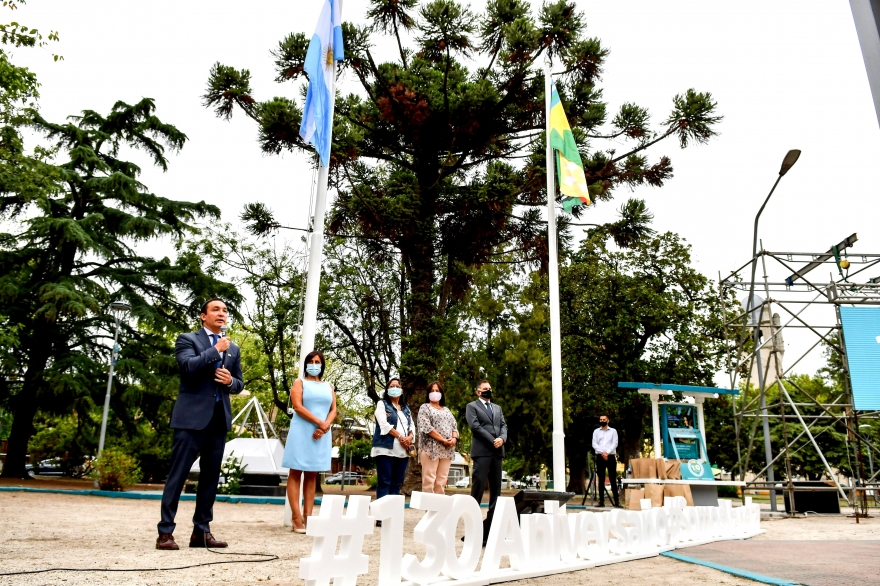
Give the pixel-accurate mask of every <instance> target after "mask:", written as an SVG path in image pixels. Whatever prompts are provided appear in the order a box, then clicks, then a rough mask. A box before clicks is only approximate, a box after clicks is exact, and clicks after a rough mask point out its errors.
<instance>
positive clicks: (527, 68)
mask: <svg viewBox="0 0 880 586" xmlns="http://www.w3.org/2000/svg"><path fill="white" fill-rule="evenodd" d="M367 17H368V18H369V19H370V20H371V24H370V25H368V26H363V27H362V26H354V25H349V24H347V25H345V26H344V28H343V34H344V39H345V60H344V61H342V62H341V63H340V64H339V75H340V79H341V85H340V87H342V88H345V89H346V90H350V91H351V93H348V94H345V95H342V94H340V95H339V97H338V98H337V102H336V119H335V122H334V130H333V132H334V134H333V148H332V152H331V160H330V171H331V173H330V175H331V181H332V182H333V183H335V185H336V186H337V187H338V188H339V197H338V199H337V200H336V202H335V204H334V207H333V210H332V215H331V221H330V229H331V231H337V232H340V231H344V232H347V233H359V234H362V235H363V236H365V237H368V238H370V239H372V242H373V250H374V253H375V254H376V256H377V257H379V258H383V257H384V255H386V254H387V253H388V252H389V251H393V252H394V253H395V254H399V258H400V259H401V261H402V264H403V271H404V279H405V282H406V284H407V290H406V291H405V294H406V303H405V309H406V315H405V316H403V320H402V321H403V324H404V325H403V327H402V340H401V349H402V351H401V364H400V370H401V374H402V375H403V379H404V384H405V388H406V391H407V392H408V393H409V394H410V395H411V394H412V393H413V392H416V391H421V390H424V388H425V386H426V384H427V382H428V381H430V380H431V379H433V378H434V377H436V376H437V375H438V370H439V364H438V362H439V360H440V358H439V354H440V352H438V349H439V348H442V347H443V346H444V344H445V343H446V341H447V340H448V339H449V337H450V335H451V332H452V330H454V329H455V328H456V323H455V320H454V319H451V316H452V315H454V314H453V313H452V312H453V311H454V306H455V305H456V304H457V303H459V302H460V301H461V300H462V299H463V298H464V295H465V294H466V293H467V291H468V289H469V287H470V285H471V275H472V273H473V271H474V270H475V269H477V268H479V267H480V266H482V265H485V264H487V263H493V262H497V261H498V260H499V259H500V258H502V257H505V258H507V257H508V256H509V255H510V254H511V253H514V254H516V255H517V258H518V259H520V260H521V261H527V262H528V261H531V262H541V261H542V260H543V259H544V257H545V254H546V238H545V236H544V232H545V230H544V227H545V224H542V222H541V221H540V216H541V211H540V206H543V205H544V203H545V202H546V198H547V194H546V191H545V177H546V175H545V173H546V169H545V163H544V159H543V152H544V151H543V129H544V80H543V76H542V73H541V68H542V65H543V61H544V59H545V57H547V56H549V57H551V58H552V59H553V62H554V70H555V71H557V72H559V75H558V77H557V83H558V87H559V90H560V95H561V97H562V101H563V105H564V107H565V109H566V112H567V114H568V119H569V121H570V122H571V125H572V127H574V128H575V138H576V140H577V142H578V144H579V147H580V149H581V151H582V157H583V159H584V166H585V170H586V175H587V180H588V183H589V188H590V192H591V194H592V197H593V198H594V199H595V200H596V201H603V200H608V199H610V198H612V196H613V193H614V191H615V188H616V187H617V186H619V185H621V184H626V185H630V186H636V185H642V184H650V185H654V186H660V185H662V184H663V183H664V181H666V180H667V179H668V178H669V177H670V176H671V174H672V165H671V163H670V160H669V159H668V158H667V157H664V156H661V157H655V158H654V160H653V162H649V160H648V157H647V154H646V151H647V149H648V148H649V147H651V146H652V145H654V144H656V143H658V142H660V141H662V140H664V139H667V138H672V139H675V140H677V141H678V142H679V144H680V145H681V146H682V147H685V146H687V145H689V144H690V143H692V142H698V143H702V142H705V141H706V140H708V139H709V138H710V137H712V136H713V135H714V131H713V125H714V124H715V123H716V122H717V121H718V120H719V117H718V116H717V115H716V113H715V107H716V105H715V102H714V101H713V100H712V97H711V96H710V95H709V94H707V93H700V92H696V91H694V90H687V91H686V92H684V93H683V94H681V95H678V96H675V98H674V99H673V107H672V111H671V112H670V114H669V115H668V117H667V118H666V119H665V120H663V121H662V122H661V124H660V126H659V128H657V129H656V130H652V129H651V126H650V120H649V114H648V112H647V110H645V109H644V108H641V107H638V106H636V105H635V104H632V103H626V104H623V105H622V106H621V107H620V109H619V111H618V112H617V113H616V114H614V115H610V114H609V113H608V111H607V109H606V104H605V103H604V102H603V101H602V92H601V90H600V89H599V88H598V87H597V85H596V84H597V82H598V81H599V79H600V74H601V72H602V67H603V63H604V60H605V57H606V56H607V51H606V49H605V48H604V47H603V46H602V45H601V43H600V42H599V40H598V39H596V38H588V37H587V36H586V34H585V32H586V21H585V18H584V15H583V14H582V13H580V12H578V11H577V10H576V9H575V3H574V2H572V1H569V0H556V1H551V2H547V3H545V4H543V5H542V6H540V7H538V8H536V9H534V10H533V4H532V3H530V2H528V1H526V0H490V1H489V2H488V4H487V7H486V10H485V12H483V13H482V14H474V13H472V12H471V11H470V10H469V9H468V8H466V7H465V6H463V5H462V4H460V3H458V2H455V1H453V0H433V1H431V2H426V3H422V4H421V5H418V3H417V1H416V0H372V1H371V3H370V9H369V11H368V13H367ZM309 32H310V31H309ZM379 33H381V34H385V35H390V36H391V37H392V38H393V39H394V41H395V42H396V46H397V49H398V50H397V55H395V57H394V58H393V60H391V61H388V62H384V63H381V62H377V60H376V59H375V58H374V54H373V45H372V44H371V40H372V39H373V35H375V34H379ZM408 39H412V40H411V41H410V40H408ZM308 43H309V37H308V36H306V35H305V34H303V33H294V34H290V35H288V36H287V37H286V38H285V39H284V40H282V41H281V42H280V43H279V45H278V48H277V49H276V50H275V51H274V53H273V54H274V56H275V62H276V65H277V78H276V79H277V81H279V82H288V81H297V80H301V79H302V78H303V76H304V73H303V63H304V59H305V55H306V50H307V48H308ZM355 88H356V89H355ZM291 94H294V95H295V94H296V92H295V91H292V92H291ZM204 98H205V105H206V106H207V107H211V108H213V109H214V110H215V112H216V113H217V115H218V116H220V117H222V118H226V119H228V118H230V117H231V116H232V114H233V112H234V110H235V109H236V107H238V108H240V109H241V110H242V111H243V112H244V113H245V114H246V115H247V116H249V117H251V118H252V119H253V120H254V121H255V122H256V123H257V126H258V132H259V142H260V145H261V147H262V149H263V151H264V152H266V153H280V152H282V151H283V150H290V151H305V152H311V153H313V150H312V148H311V147H310V145H307V144H305V143H304V142H303V141H302V140H301V139H300V137H299V126H300V122H301V119H302V109H301V106H300V104H299V103H298V102H297V101H295V100H293V99H290V98H287V97H275V98H271V99H268V100H265V101H259V100H258V99H257V98H256V97H254V95H253V92H252V90H251V86H250V72H249V71H248V70H247V69H242V70H238V69H235V68H233V67H230V66H226V65H222V64H219V63H218V64H216V65H215V66H214V67H213V69H212V70H211V72H210V78H209V80H208V88H207V92H206V94H205V97H204ZM611 140H613V143H611V142H609V141H611ZM622 144H623V145H626V148H624V149H620V145H622ZM603 145H604V146H603ZM618 150H620V151H621V152H618ZM551 197H554V198H555V197H556V194H551ZM262 225H263V226H271V225H272V222H271V221H267V222H263V223H262ZM542 264H545V263H542Z"/></svg>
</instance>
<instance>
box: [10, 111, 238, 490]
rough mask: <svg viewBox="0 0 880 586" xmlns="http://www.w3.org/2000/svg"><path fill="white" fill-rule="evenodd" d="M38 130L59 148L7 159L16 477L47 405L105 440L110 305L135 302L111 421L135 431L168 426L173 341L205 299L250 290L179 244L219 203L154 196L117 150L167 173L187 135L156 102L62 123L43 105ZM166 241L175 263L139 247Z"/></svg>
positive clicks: (13, 149) (125, 324)
mask: <svg viewBox="0 0 880 586" xmlns="http://www.w3.org/2000/svg"><path fill="white" fill-rule="evenodd" d="M30 126H31V127H32V128H33V129H34V130H36V131H37V132H38V133H40V134H42V135H43V136H45V137H46V138H47V139H48V140H49V141H50V145H51V147H48V148H45V149H43V151H42V154H41V153H40V152H38V153H37V155H36V156H28V155H25V154H24V153H23V151H22V150H21V149H20V147H18V146H15V145H12V146H10V147H9V148H8V149H7V150H6V151H5V152H6V153H7V154H8V156H7V157H6V158H2V157H0V219H12V218H16V219H18V222H16V223H7V224H6V225H7V226H9V227H10V229H11V231H10V232H7V233H3V234H0V300H2V304H0V335H3V333H10V334H9V335H14V338H15V344H14V345H12V346H11V347H4V349H3V352H2V360H0V368H2V369H3V371H2V375H3V376H2V377H0V380H2V381H3V384H2V386H0V405H4V406H6V407H7V408H9V409H10V410H11V411H12V412H13V417H14V420H13V425H12V429H11V435H10V442H9V456H8V458H7V465H6V467H5V468H4V470H3V474H4V475H5V476H21V475H24V473H25V472H24V464H25V454H26V453H27V450H28V442H29V440H30V437H31V435H32V434H33V433H34V426H33V421H34V417H35V416H36V414H37V413H38V412H42V413H43V414H44V415H51V416H62V415H67V414H71V413H77V414H78V419H77V423H78V425H81V426H82V427H84V428H86V427H89V428H91V429H90V430H88V435H87V437H92V438H94V426H95V425H96V423H95V420H94V419H92V418H91V417H90V416H89V414H90V413H92V412H93V411H94V410H95V408H96V405H97V404H100V403H102V402H103V395H104V388H103V383H102V382H99V381H103V380H106V376H107V372H106V369H107V363H106V357H107V354H108V348H107V347H108V345H109V343H110V342H111V340H112V339H113V334H114V329H115V323H114V319H113V317H112V316H111V315H110V314H109V312H108V311H107V309H106V308H107V306H108V305H109V303H110V302H111V301H115V300H117V299H119V300H124V301H126V302H127V303H128V304H129V305H130V306H131V312H130V314H129V316H128V317H127V318H126V319H124V320H123V321H122V323H121V324H120V342H121V343H122V349H121V352H120V355H119V360H118V363H117V369H116V378H115V380H114V393H113V395H112V396H111V412H112V415H111V418H112V419H113V421H112V422H111V426H116V424H117V422H118V425H119V427H120V428H121V432H122V435H124V436H126V437H127V438H134V437H136V436H138V435H139V433H140V431H139V430H142V429H147V430H151V433H152V431H160V430H165V431H167V425H168V423H167V422H168V417H169V415H170V408H171V405H172V404H171V402H170V399H171V398H172V397H173V395H174V393H175V392H176V388H177V385H178V367H177V363H176V360H175V359H174V356H173V340H174V338H175V337H176V335H177V334H178V333H179V332H181V331H183V330H186V329H189V328H190V327H191V326H192V324H193V322H194V321H195V320H194V318H195V316H196V315H197V313H198V307H199V306H200V303H201V300H202V299H204V298H205V297H206V296H207V295H209V294H219V295H222V296H224V297H225V298H227V299H229V300H230V302H232V303H233V304H234V302H235V301H237V300H238V299H239V296H238V294H237V291H236V289H235V288H234V287H233V286H231V285H229V284H228V283H224V282H223V281H221V280H219V279H218V278H217V277H216V276H215V273H214V271H215V270H216V268H215V267H212V266H209V265H206V264H205V261H204V259H203V258H202V257H200V256H198V255H197V254H194V253H193V252H192V251H190V250H187V249H186V248H184V247H183V246H181V244H180V243H181V242H182V241H183V240H184V239H185V238H188V237H191V236H193V235H195V234H197V233H198V230H197V227H196V225H195V222H196V221H198V220H201V219H205V218H217V217H218V216H219V210H218V209H217V208H216V207H214V206H211V205H208V204H206V203H204V202H197V203H191V202H181V201H175V200H171V199H167V198H164V197H161V196H158V195H156V194H153V193H151V192H150V191H149V190H148V189H147V187H146V186H145V185H143V184H142V183H141V182H140V181H139V179H138V177H139V175H140V172H141V169H140V167H139V166H138V165H137V164H136V163H133V162H131V161H127V160H124V159H122V158H120V153H122V152H128V149H133V150H139V151H141V152H143V153H145V154H146V155H147V156H148V157H149V159H150V161H151V162H152V163H153V164H154V165H156V166H157V167H159V168H161V169H163V170H166V169H167V167H168V160H167V158H166V151H171V152H174V151H177V150H179V149H180V148H181V147H182V146H183V144H184V142H185V141H186V135H184V134H183V133H182V132H181V131H179V130H178V129H177V128H175V127H174V126H171V125H169V124H166V123H164V122H162V121H161V120H160V119H159V118H158V117H157V116H156V115H155V104H154V103H153V101H152V100H150V99H148V98H145V99H143V100H141V101H140V102H138V103H136V104H126V103H125V102H117V103H116V104H115V105H114V106H113V108H112V109H111V111H110V113H109V114H107V115H106V116H104V115H101V114H98V113H97V112H94V111H92V110H86V111H84V112H83V113H82V114H81V115H79V116H72V117H70V118H69V121H68V122H66V123H63V124H56V123H52V122H50V121H48V120H46V119H45V118H43V116H42V115H40V114H39V113H33V114H32V118H31V121H30ZM0 144H2V143H0ZM58 159H60V160H61V162H56V160H58ZM20 169H24V172H23V173H20V172H19V170H20ZM6 178H12V179H10V180H8V181H7V180H6ZM158 238H171V239H172V241H176V242H177V243H178V254H177V259H176V260H175V261H172V260H170V259H169V258H167V257H166V258H162V259H156V258H153V257H150V256H147V255H144V254H142V253H141V252H140V251H142V250H145V248H146V247H144V246H143V244H145V243H147V242H149V241H152V240H155V239H158ZM12 333H14V334H12ZM142 439H143V438H142ZM157 444H158V445H161V444H162V442H157ZM144 449H145V450H146V449H147V448H146V447H145V448H144ZM154 455H155V456H156V457H161V456H160V455H159V454H154ZM151 474H152V473H151Z"/></svg>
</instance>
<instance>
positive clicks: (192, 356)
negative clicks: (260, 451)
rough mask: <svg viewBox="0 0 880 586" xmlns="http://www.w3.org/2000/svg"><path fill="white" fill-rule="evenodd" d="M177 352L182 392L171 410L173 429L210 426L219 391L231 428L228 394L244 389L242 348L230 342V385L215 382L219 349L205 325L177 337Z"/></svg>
mask: <svg viewBox="0 0 880 586" xmlns="http://www.w3.org/2000/svg"><path fill="white" fill-rule="evenodd" d="M174 351H175V354H176V355H177V364H178V366H179V367H180V392H179V393H178V394H177V403H175V405H174V411H173V412H172V413H171V428H172V429H194V430H200V429H205V428H206V427H208V424H209V423H211V417H213V415H214V403H215V402H216V399H215V397H216V395H217V393H219V394H220V401H221V402H222V403H223V411H224V412H225V413H226V429H227V430H229V429H232V408H231V407H230V405H229V395H230V394H233V395H237V394H238V393H240V392H241V391H242V389H243V388H244V381H243V380H242V374H241V350H240V349H239V347H238V346H236V345H235V344H231V345H230V346H229V349H228V350H227V351H226V363H225V366H226V370H228V371H229V372H230V373H232V384H231V385H230V386H227V385H224V384H221V383H218V382H214V371H215V370H216V366H215V365H216V363H217V361H218V360H220V359H221V358H220V352H218V351H217V349H216V348H215V347H214V345H213V344H212V343H211V338H209V337H208V334H207V333H205V329H204V328H201V329H199V331H197V332H193V333H191V334H181V335H180V336H178V338H177V343H176V344H175V347H174Z"/></svg>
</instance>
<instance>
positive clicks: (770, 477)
mask: <svg viewBox="0 0 880 586" xmlns="http://www.w3.org/2000/svg"><path fill="white" fill-rule="evenodd" d="M800 156H801V152H800V151H799V150H798V149H792V150H790V151H788V153H786V155H785V158H784V159H782V166H781V167H780V168H779V177H777V178H776V182H775V183H773V188H772V189H771V190H770V193H768V194H767V197H766V199H764V203H762V204H761V209H759V210H758V215H756V216H755V232H754V234H753V236H752V280H751V284H750V286H749V298H748V300H746V314H747V315H748V316H749V318H750V319H751V320H752V322H753V323H754V326H755V332H754V339H755V358H756V360H757V367H758V385H759V386H760V388H761V397H760V399H761V417H762V419H763V422H762V423H763V425H762V427H763V429H764V457H765V458H767V465H768V467H767V483H768V484H769V485H770V487H771V488H770V510H771V511H774V512H775V511H776V491H775V490H773V486H774V482H775V480H776V479H775V478H774V474H773V465H772V462H773V450H772V448H771V447H770V422H769V420H768V418H767V401H766V398H765V396H764V369H763V367H762V366H761V351H760V350H759V349H758V346H759V345H760V344H761V342H760V339H761V314H762V313H763V309H762V310H761V311H759V312H758V318H757V319H755V316H754V315H753V310H752V303H754V298H755V271H756V270H757V269H758V256H757V254H758V220H759V219H760V218H761V213H763V211H764V207H765V206H766V205H767V202H768V201H770V196H771V195H773V192H774V191H776V186H777V185H779V181H780V180H781V179H782V177H783V176H784V175H785V174H786V173H788V171H789V170H790V169H791V168H792V167H794V164H795V163H797V160H798V157H800Z"/></svg>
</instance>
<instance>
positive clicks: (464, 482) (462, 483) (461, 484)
mask: <svg viewBox="0 0 880 586" xmlns="http://www.w3.org/2000/svg"><path fill="white" fill-rule="evenodd" d="M470 485H471V479H470V477H469V476H463V477H462V478H461V480H459V481H458V482H456V483H455V488H468V487H469V486H470Z"/></svg>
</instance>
